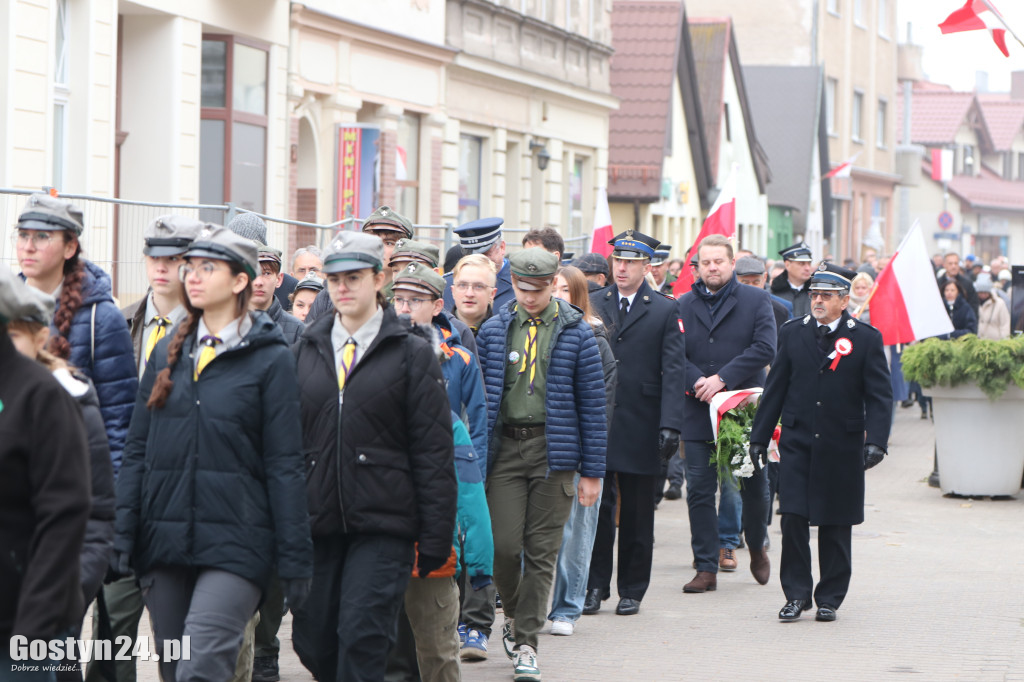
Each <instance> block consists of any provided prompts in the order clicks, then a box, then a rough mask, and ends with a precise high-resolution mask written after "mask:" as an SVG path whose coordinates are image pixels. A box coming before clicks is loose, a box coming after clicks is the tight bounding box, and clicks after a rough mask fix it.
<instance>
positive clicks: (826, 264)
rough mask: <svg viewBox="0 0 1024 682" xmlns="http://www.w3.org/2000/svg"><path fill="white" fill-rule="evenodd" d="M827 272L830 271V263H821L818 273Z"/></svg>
mask: <svg viewBox="0 0 1024 682" xmlns="http://www.w3.org/2000/svg"><path fill="white" fill-rule="evenodd" d="M826 270H828V263H826V262H825V261H821V264H820V265H818V272H825V271H826Z"/></svg>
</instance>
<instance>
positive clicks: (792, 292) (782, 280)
mask: <svg viewBox="0 0 1024 682" xmlns="http://www.w3.org/2000/svg"><path fill="white" fill-rule="evenodd" d="M810 291H811V280H807V281H806V282H804V285H803V286H802V287H800V290H799V291H797V290H796V289H794V288H793V287H791V286H789V275H788V274H786V271H785V270H783V271H782V272H781V273H779V275H778V276H777V277H776V278H775V279H773V280H772V285H771V292H772V293H773V294H775V295H776V296H778V297H779V298H781V299H783V300H786V301H789V302H790V303H792V304H793V317H803V316H804V315H808V314H810V312H811V297H810V295H809V292H810Z"/></svg>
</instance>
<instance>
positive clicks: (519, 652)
mask: <svg viewBox="0 0 1024 682" xmlns="http://www.w3.org/2000/svg"><path fill="white" fill-rule="evenodd" d="M512 665H513V668H512V679H513V680H514V682H540V668H538V667H537V652H536V651H534V649H533V647H532V646H530V645H528V644H524V645H523V646H521V647H519V648H518V649H516V651H515V657H514V658H513V659H512Z"/></svg>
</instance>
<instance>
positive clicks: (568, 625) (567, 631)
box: [551, 620, 576, 637]
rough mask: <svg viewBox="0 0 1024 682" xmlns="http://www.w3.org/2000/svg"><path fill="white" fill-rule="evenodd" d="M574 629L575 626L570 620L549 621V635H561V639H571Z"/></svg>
mask: <svg viewBox="0 0 1024 682" xmlns="http://www.w3.org/2000/svg"><path fill="white" fill-rule="evenodd" d="M575 629H576V624H575V623H573V622H572V621H571V620H553V621H551V634H553V635H561V636H562V637H571V636H572V633H573V631H574V630H575Z"/></svg>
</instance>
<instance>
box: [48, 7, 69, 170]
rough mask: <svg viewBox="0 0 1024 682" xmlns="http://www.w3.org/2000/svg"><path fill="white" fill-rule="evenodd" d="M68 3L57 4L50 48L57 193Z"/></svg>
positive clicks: (62, 166)
mask: <svg viewBox="0 0 1024 682" xmlns="http://www.w3.org/2000/svg"><path fill="white" fill-rule="evenodd" d="M68 4H69V3H68V0H57V5H56V8H55V9H56V22H55V24H54V36H53V48H54V69H53V97H52V102H53V139H52V143H53V148H52V156H51V160H52V166H53V171H52V174H51V176H50V182H51V183H52V185H53V186H54V187H56V188H57V189H58V190H60V189H64V180H65V175H66V166H67V127H68V98H69V96H70V94H71V89H70V87H69V84H70V82H71V81H70V77H69V71H70V59H69V57H68V52H69V50H70V38H71V21H70V16H69V14H68Z"/></svg>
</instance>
